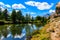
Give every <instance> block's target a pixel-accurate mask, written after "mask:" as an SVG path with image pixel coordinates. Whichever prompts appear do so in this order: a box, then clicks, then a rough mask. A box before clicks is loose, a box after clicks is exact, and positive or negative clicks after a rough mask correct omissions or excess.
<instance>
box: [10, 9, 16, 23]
mask: <svg viewBox="0 0 60 40" xmlns="http://www.w3.org/2000/svg"><path fill="white" fill-rule="evenodd" d="M11 19H12V22H13V23H16V11H15V9H13V11H12V14H11Z"/></svg>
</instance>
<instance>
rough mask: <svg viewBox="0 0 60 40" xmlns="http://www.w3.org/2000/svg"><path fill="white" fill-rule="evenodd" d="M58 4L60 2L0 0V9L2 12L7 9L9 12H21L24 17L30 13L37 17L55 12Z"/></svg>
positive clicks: (56, 0)
mask: <svg viewBox="0 0 60 40" xmlns="http://www.w3.org/2000/svg"><path fill="white" fill-rule="evenodd" d="M58 2H60V0H0V8H2V11H3V10H4V9H6V8H7V9H8V11H9V12H11V11H12V10H13V9H16V11H18V10H21V11H22V14H23V15H26V13H28V14H30V15H31V16H33V17H36V16H44V15H46V14H50V13H52V12H55V8H56V4H57V3H58Z"/></svg>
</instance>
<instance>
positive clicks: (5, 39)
mask: <svg viewBox="0 0 60 40" xmlns="http://www.w3.org/2000/svg"><path fill="white" fill-rule="evenodd" d="M39 27H40V25H36V24H35V25H34V24H11V25H0V40H26V37H27V36H29V35H31V34H32V32H33V31H35V30H37V29H38V28H39Z"/></svg>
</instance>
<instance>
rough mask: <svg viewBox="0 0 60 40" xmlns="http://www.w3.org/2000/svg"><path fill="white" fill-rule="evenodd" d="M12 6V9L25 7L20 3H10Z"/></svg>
mask: <svg viewBox="0 0 60 40" xmlns="http://www.w3.org/2000/svg"><path fill="white" fill-rule="evenodd" d="M12 8H13V9H22V8H24V9H25V8H26V7H25V6H24V5H22V4H13V5H12Z"/></svg>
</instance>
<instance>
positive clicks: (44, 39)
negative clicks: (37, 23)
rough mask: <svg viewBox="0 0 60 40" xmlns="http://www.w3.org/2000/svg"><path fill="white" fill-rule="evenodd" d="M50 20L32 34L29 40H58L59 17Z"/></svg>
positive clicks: (59, 34) (59, 38)
mask: <svg viewBox="0 0 60 40" xmlns="http://www.w3.org/2000/svg"><path fill="white" fill-rule="evenodd" d="M50 20H51V21H50V22H49V23H47V24H46V25H45V26H44V27H43V28H42V29H41V30H39V31H35V32H34V33H33V36H32V39H31V40H60V17H57V18H53V19H50ZM35 33H37V34H35ZM34 34H35V35H34Z"/></svg>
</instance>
